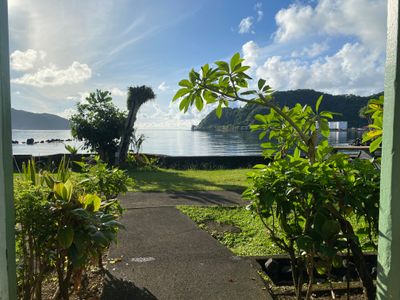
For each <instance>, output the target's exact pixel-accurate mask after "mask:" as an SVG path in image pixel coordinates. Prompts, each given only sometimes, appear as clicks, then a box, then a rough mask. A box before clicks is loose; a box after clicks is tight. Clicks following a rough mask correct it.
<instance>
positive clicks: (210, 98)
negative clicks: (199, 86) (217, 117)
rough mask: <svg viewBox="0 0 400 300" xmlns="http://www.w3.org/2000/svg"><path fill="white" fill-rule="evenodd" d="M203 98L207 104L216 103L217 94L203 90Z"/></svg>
mask: <svg viewBox="0 0 400 300" xmlns="http://www.w3.org/2000/svg"><path fill="white" fill-rule="evenodd" d="M203 98H204V100H205V101H206V102H207V104H211V103H215V102H216V101H217V95H215V94H214V93H212V92H210V91H208V90H205V91H203Z"/></svg>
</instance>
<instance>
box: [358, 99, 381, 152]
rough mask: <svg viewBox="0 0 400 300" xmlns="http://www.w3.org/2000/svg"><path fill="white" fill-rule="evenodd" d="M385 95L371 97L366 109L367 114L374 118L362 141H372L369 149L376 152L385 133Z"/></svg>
mask: <svg viewBox="0 0 400 300" xmlns="http://www.w3.org/2000/svg"><path fill="white" fill-rule="evenodd" d="M384 99H385V98H384V96H383V95H382V96H380V97H379V98H378V99H371V100H369V102H368V105H367V108H366V110H365V115H366V116H368V117H369V118H370V119H371V120H372V124H369V125H368V128H369V130H368V131H367V132H365V133H364V135H363V139H362V142H363V143H365V142H370V146H369V151H370V152H371V153H372V152H375V151H376V150H377V149H378V148H380V146H381V144H382V133H383V102H384Z"/></svg>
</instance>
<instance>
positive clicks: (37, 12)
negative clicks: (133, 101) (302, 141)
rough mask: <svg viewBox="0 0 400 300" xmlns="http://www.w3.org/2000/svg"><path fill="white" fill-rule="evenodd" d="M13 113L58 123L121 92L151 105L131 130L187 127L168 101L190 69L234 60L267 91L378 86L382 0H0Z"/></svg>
mask: <svg viewBox="0 0 400 300" xmlns="http://www.w3.org/2000/svg"><path fill="white" fill-rule="evenodd" d="M9 22H10V62H11V79H12V80H11V92H12V95H11V96H12V106H13V107H14V108H16V109H24V110H28V111H33V112H48V113H55V114H59V115H61V116H68V115H69V114H70V113H72V112H73V111H74V107H75V105H76V103H77V102H79V101H84V98H85V96H86V95H87V93H88V92H90V91H94V90H95V89H103V90H104V89H106V90H110V91H111V92H112V94H113V99H114V102H115V103H116V105H118V106H119V107H121V108H123V109H124V108H125V97H126V89H127V87H128V86H135V85H143V84H145V85H149V86H151V87H152V88H153V89H154V91H155V93H156V94H157V99H156V100H155V101H153V102H152V103H149V104H146V105H145V106H144V107H143V108H142V109H141V111H140V113H139V118H138V121H137V126H138V127H151V128H183V129H187V128H190V126H191V125H192V124H197V123H198V122H199V121H200V120H201V119H202V118H203V117H204V116H205V114H207V112H209V111H210V109H212V108H211V107H210V108H208V109H207V110H205V111H204V112H202V113H198V112H197V111H196V110H195V109H194V110H192V111H190V112H189V113H188V114H186V115H184V114H182V113H180V112H179V111H178V108H177V107H176V105H172V104H171V103H170V102H171V98H172V96H173V94H174V91H175V90H176V89H177V82H179V80H180V79H182V78H184V77H185V76H186V75H187V73H188V71H189V70H190V69H191V68H193V67H194V68H198V67H199V66H201V65H202V64H205V63H211V62H213V61H216V60H221V59H228V58H229V57H230V56H231V55H233V54H234V53H235V52H241V54H242V55H244V57H245V59H246V63H247V64H249V65H251V66H252V68H251V72H250V73H251V75H252V76H253V78H256V79H257V78H260V77H263V78H265V79H266V80H267V82H268V83H269V85H271V86H272V87H273V88H274V89H276V90H288V89H297V88H313V89H316V90H320V91H325V92H330V93H334V94H342V93H345V94H348V93H353V94H358V95H370V94H372V93H375V92H379V91H381V90H383V70H384V53H385V34H386V1H385V0H311V1H305V0H304V1H300V0H295V1H288V0H279V1H278V0H264V1H248V0H197V1H194V0H190V1H189V0H163V1H161V0H158V1H155V0H142V1H137V0H114V1H112V0H86V1H76V0H69V1H61V0H59V1H54V0H35V1H30V0H9Z"/></svg>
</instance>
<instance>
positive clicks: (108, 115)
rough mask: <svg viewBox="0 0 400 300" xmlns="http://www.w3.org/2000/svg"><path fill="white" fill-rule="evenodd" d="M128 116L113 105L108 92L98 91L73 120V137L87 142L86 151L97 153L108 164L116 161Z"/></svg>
mask: <svg viewBox="0 0 400 300" xmlns="http://www.w3.org/2000/svg"><path fill="white" fill-rule="evenodd" d="M125 120H126V114H125V113H124V112H122V111H120V110H119V109H118V108H117V107H115V106H114V104H113V103H112V98H111V93H110V92H109V91H104V92H103V91H101V90H96V92H95V93H90V95H89V97H87V98H86V101H85V102H83V103H78V104H77V113H76V114H74V115H72V116H71V118H70V122H71V131H72V136H73V137H75V138H77V139H78V140H80V141H83V142H84V148H85V149H90V150H92V151H96V152H98V153H99V155H100V158H101V159H102V160H104V161H106V162H108V163H113V162H114V157H115V153H116V151H117V149H118V143H119V138H120V137H121V134H122V132H123V130H124V124H125Z"/></svg>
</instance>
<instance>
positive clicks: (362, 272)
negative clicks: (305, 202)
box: [327, 205, 376, 300]
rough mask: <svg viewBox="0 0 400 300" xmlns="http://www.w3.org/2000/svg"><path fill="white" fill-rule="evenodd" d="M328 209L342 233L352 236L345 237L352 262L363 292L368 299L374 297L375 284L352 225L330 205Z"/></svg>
mask: <svg viewBox="0 0 400 300" xmlns="http://www.w3.org/2000/svg"><path fill="white" fill-rule="evenodd" d="M327 208H328V210H329V211H330V212H331V213H332V215H334V216H335V217H336V218H337V220H338V221H339V223H340V228H341V230H342V232H343V233H344V234H347V235H351V236H354V238H353V239H349V238H348V239H347V240H348V243H349V246H350V249H351V252H352V253H353V257H354V263H355V265H356V268H357V272H358V276H360V279H361V282H362V285H363V289H364V294H365V296H366V297H367V299H368V300H374V299H375V290H376V289H375V286H374V282H373V280H372V276H371V274H370V272H369V271H368V268H367V264H366V262H365V259H364V255H363V252H362V249H361V245H360V242H359V240H358V238H357V236H356V235H355V233H354V230H353V226H352V225H351V224H350V223H349V221H347V220H346V219H345V218H343V216H342V215H341V214H340V213H339V212H338V211H337V210H336V209H335V208H334V207H333V206H332V205H328V206H327Z"/></svg>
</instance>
